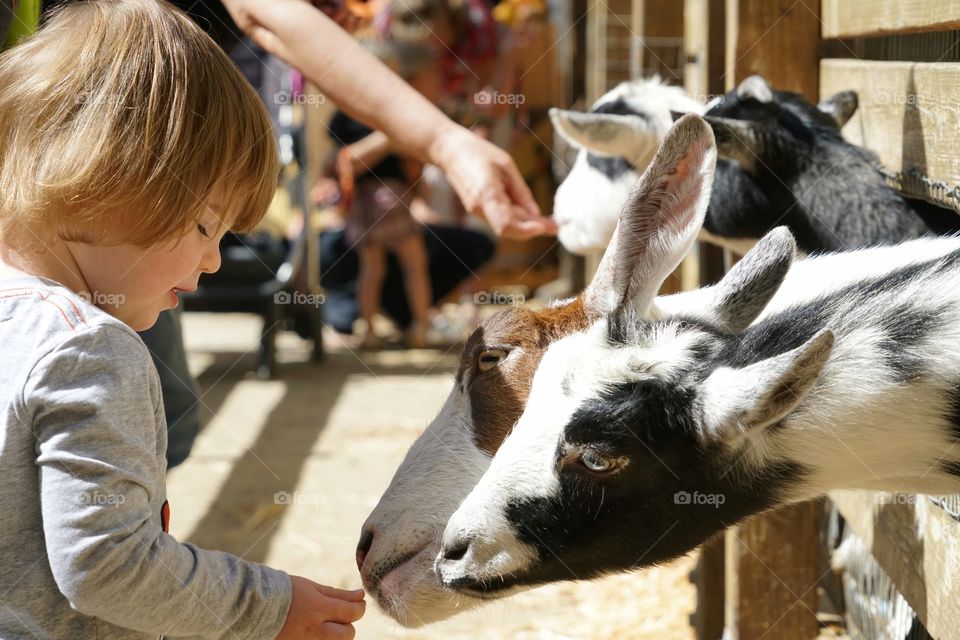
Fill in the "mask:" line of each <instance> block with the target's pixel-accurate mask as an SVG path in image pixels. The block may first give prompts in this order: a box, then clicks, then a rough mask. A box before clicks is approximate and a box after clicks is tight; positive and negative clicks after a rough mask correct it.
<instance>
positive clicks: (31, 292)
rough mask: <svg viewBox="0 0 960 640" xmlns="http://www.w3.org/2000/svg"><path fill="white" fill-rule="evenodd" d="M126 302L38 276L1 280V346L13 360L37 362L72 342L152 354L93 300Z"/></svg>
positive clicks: (131, 354)
mask: <svg viewBox="0 0 960 640" xmlns="http://www.w3.org/2000/svg"><path fill="white" fill-rule="evenodd" d="M94 302H96V303H97V304H101V305H102V304H122V303H123V301H122V300H96V301H92V300H87V299H85V298H84V297H83V296H81V295H79V294H77V293H75V292H74V291H71V290H70V289H68V288H67V287H65V286H63V285H61V284H59V283H57V282H55V281H53V280H49V279H47V278H42V277H39V276H29V275H24V276H18V277H6V278H0V344H4V345H6V349H7V350H11V351H13V352H14V353H13V354H8V355H11V356H14V358H13V359H15V360H21V361H26V360H38V359H40V358H42V357H43V356H44V355H45V354H47V353H50V352H52V351H55V350H56V349H58V348H60V347H62V346H66V345H71V346H72V347H73V348H80V349H88V348H89V349H94V348H96V349H98V350H99V349H104V350H106V351H114V352H117V353H124V354H125V355H126V357H127V358H130V357H133V358H144V357H146V358H149V352H148V351H147V349H146V346H145V345H144V344H143V341H142V340H141V339H140V337H139V336H138V335H137V333H136V332H135V331H133V329H131V328H130V327H129V326H127V325H126V324H124V323H123V322H121V321H120V320H117V319H116V318H114V317H113V316H111V315H110V314H109V313H107V312H105V311H103V310H102V309H100V308H99V307H98V306H96V305H95V304H93V303H94Z"/></svg>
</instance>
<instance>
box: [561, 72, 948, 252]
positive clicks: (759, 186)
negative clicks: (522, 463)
mask: <svg viewBox="0 0 960 640" xmlns="http://www.w3.org/2000/svg"><path fill="white" fill-rule="evenodd" d="M667 89H672V90H673V91H679V89H678V88H676V87H661V88H660V92H661V93H664V92H666V90H667ZM605 100H607V97H606V96H604V98H601V100H600V101H598V105H597V107H595V108H594V109H593V110H592V111H591V112H590V113H576V112H571V111H560V110H553V112H552V113H551V115H552V119H553V122H554V126H555V128H556V130H557V132H558V133H559V134H560V135H561V136H563V137H564V138H565V139H567V140H569V141H570V142H571V143H573V144H575V145H577V146H578V147H580V148H581V149H582V151H581V152H580V156H579V157H578V162H577V164H576V165H574V168H573V169H572V170H571V172H570V174H569V175H568V176H567V178H566V179H565V180H564V182H563V183H562V184H561V185H560V188H559V189H558V190H557V194H556V199H555V205H554V207H555V210H556V214H555V217H556V219H557V223H558V224H559V227H560V228H559V239H560V242H561V243H562V244H563V245H564V247H566V248H567V249H568V250H569V251H572V252H574V253H579V254H587V253H592V252H596V251H600V250H602V249H603V248H604V247H606V245H607V242H609V240H610V237H611V235H612V234H613V228H614V225H615V224H616V220H617V215H618V213H619V211H620V208H621V207H622V205H623V203H624V202H626V199H627V195H628V193H629V187H630V186H631V185H632V182H633V181H635V180H636V179H638V178H639V173H640V172H642V171H643V170H644V169H646V167H647V165H648V164H649V162H650V158H651V157H652V155H653V153H652V150H653V149H656V145H657V144H658V143H659V140H661V139H662V137H663V134H665V133H666V128H656V127H651V126H650V125H649V124H648V121H649V120H650V117H649V116H648V115H647V114H649V113H660V111H662V110H663V109H664V105H665V102H666V101H665V100H664V99H663V98H662V97H661V96H660V94H659V93H657V94H653V93H651V92H650V91H648V92H647V93H645V94H643V95H642V96H641V97H638V98H637V99H635V100H632V101H630V102H621V103H620V104H621V107H622V108H621V109H620V112H622V113H618V114H616V115H614V114H610V113H608V112H607V111H606V110H605V109H606V105H607V102H605ZM631 109H632V110H635V111H637V112H638V113H639V114H642V115H643V117H640V116H637V115H633V116H631V115H629V110H631ZM856 109H857V96H856V94H855V93H854V92H852V91H844V92H841V93H838V94H836V95H834V96H831V97H830V98H829V99H827V100H824V101H823V102H821V103H820V104H819V105H817V106H814V105H812V104H809V103H808V102H807V101H806V100H804V99H803V98H802V97H801V96H799V95H797V94H794V93H790V92H785V91H775V90H774V89H772V88H771V87H770V86H769V84H767V82H766V81H765V80H764V79H763V78H761V77H760V76H751V77H749V78H747V79H746V80H744V81H743V82H742V83H740V85H739V86H738V87H737V88H736V89H735V90H733V91H731V92H729V93H727V94H726V95H724V96H721V97H718V98H717V99H715V100H713V101H711V103H710V104H709V105H708V108H707V111H706V114H705V118H706V120H707V122H709V123H710V124H711V126H712V127H713V129H714V132H715V133H716V135H717V143H718V152H719V160H718V162H717V168H716V177H715V179H714V188H713V192H712V194H711V199H710V206H709V208H708V210H707V213H706V218H705V220H704V226H703V229H702V235H703V237H705V238H708V239H710V240H712V241H714V242H718V243H720V244H723V245H726V246H729V247H731V248H734V249H737V250H740V251H744V250H745V247H749V246H750V245H752V243H753V242H754V241H756V240H757V239H758V238H760V237H761V236H762V235H763V234H765V233H766V232H768V231H770V230H771V229H773V228H774V227H776V226H778V225H786V226H788V227H789V228H790V230H791V232H793V234H794V236H795V238H796V240H797V243H798V245H799V246H800V248H801V249H802V250H803V251H805V252H808V253H810V252H815V251H833V250H840V249H853V248H859V247H865V246H874V245H878V244H894V243H897V242H902V241H903V240H909V239H913V238H918V237H921V236H924V235H932V234H936V233H945V232H949V231H953V230H956V229H958V227H960V224H958V219H957V217H956V215H955V214H953V213H952V212H948V211H946V210H944V209H941V208H939V207H935V206H933V205H929V204H927V203H923V202H919V201H911V200H906V199H904V198H903V197H902V196H900V195H899V194H898V193H897V192H896V191H894V190H893V189H891V188H890V187H888V186H887V185H886V184H885V183H884V179H883V176H882V175H881V173H880V172H879V170H878V167H879V163H878V162H877V160H876V158H875V157H874V156H873V154H872V153H870V152H869V151H867V150H866V149H863V148H861V147H857V146H855V145H852V144H850V143H849V142H846V141H845V140H844V139H843V137H842V136H841V134H840V127H842V126H843V125H844V124H845V123H846V122H847V121H848V120H849V119H850V118H851V117H852V116H853V114H854V113H855V112H856ZM674 111H678V112H685V111H694V112H697V113H702V112H703V107H700V106H698V107H697V109H692V108H686V109H674Z"/></svg>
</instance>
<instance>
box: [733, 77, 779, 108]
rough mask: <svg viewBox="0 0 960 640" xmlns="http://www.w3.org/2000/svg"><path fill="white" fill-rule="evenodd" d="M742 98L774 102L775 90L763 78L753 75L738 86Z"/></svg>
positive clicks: (738, 92)
mask: <svg viewBox="0 0 960 640" xmlns="http://www.w3.org/2000/svg"><path fill="white" fill-rule="evenodd" d="M737 95H738V96H740V97H741V98H753V99H754V100H756V101H758V102H773V89H771V88H770V83H768V82H767V81H766V79H765V78H764V77H763V76H760V75H752V76H750V77H748V78H747V79H746V80H744V81H743V82H741V83H740V84H739V85H738V86H737Z"/></svg>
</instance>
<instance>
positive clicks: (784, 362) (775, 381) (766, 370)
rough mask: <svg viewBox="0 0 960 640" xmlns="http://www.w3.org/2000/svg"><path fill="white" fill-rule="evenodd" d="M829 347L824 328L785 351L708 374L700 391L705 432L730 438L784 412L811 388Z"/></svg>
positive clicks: (830, 341) (828, 335)
mask: <svg viewBox="0 0 960 640" xmlns="http://www.w3.org/2000/svg"><path fill="white" fill-rule="evenodd" d="M832 347H833V332H831V331H830V330H829V329H823V330H822V331H820V332H819V333H817V334H816V335H814V336H813V337H812V338H810V339H809V340H808V341H807V342H805V343H804V344H802V345H801V346H799V347H797V348H796V349H793V350H791V351H787V352H786V353H781V354H779V355H776V356H773V357H771V358H767V359H766V360H761V361H760V362H757V363H754V364H751V365H749V366H746V367H744V368H742V369H731V368H728V367H721V368H720V369H717V370H716V371H714V372H713V373H711V374H710V375H709V376H708V377H707V379H706V381H705V382H704V386H703V392H702V393H703V403H702V406H703V416H702V421H703V427H704V431H705V436H706V437H707V438H713V439H720V440H723V441H725V442H728V443H732V442H735V441H736V440H737V439H738V438H739V437H740V436H743V435H745V434H747V433H748V432H750V431H751V430H754V429H760V428H763V427H766V426H768V425H771V424H773V423H775V422H777V421H778V420H780V419H781V418H783V417H784V416H786V415H787V414H788V413H790V412H791V411H792V410H793V409H794V407H796V406H797V405H798V404H800V401H801V400H803V398H804V396H806V395H807V392H809V391H810V389H811V388H812V387H813V384H814V383H815V382H816V381H817V377H818V376H819V375H820V372H821V370H822V369H823V366H824V365H825V364H826V362H827V359H828V358H829V357H830V351H831V349H832Z"/></svg>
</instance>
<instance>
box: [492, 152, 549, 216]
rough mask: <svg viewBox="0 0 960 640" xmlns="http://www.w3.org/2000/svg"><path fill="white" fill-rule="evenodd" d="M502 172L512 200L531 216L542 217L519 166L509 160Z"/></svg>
mask: <svg viewBox="0 0 960 640" xmlns="http://www.w3.org/2000/svg"><path fill="white" fill-rule="evenodd" d="M501 172H502V174H503V175H504V177H505V178H506V185H505V186H506V189H507V195H508V196H509V197H510V199H511V200H512V201H513V202H514V203H515V204H518V205H520V206H521V207H523V208H524V209H526V210H527V211H529V212H530V213H531V214H533V215H535V216H538V215H540V206H539V205H537V201H536V200H534V199H533V194H532V193H531V192H530V187H528V186H527V183H526V182H525V181H524V179H523V176H521V175H520V170H519V169H517V165H516V164H515V163H514V162H513V159H512V158H508V159H507V161H506V163H505V165H504V166H501Z"/></svg>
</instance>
